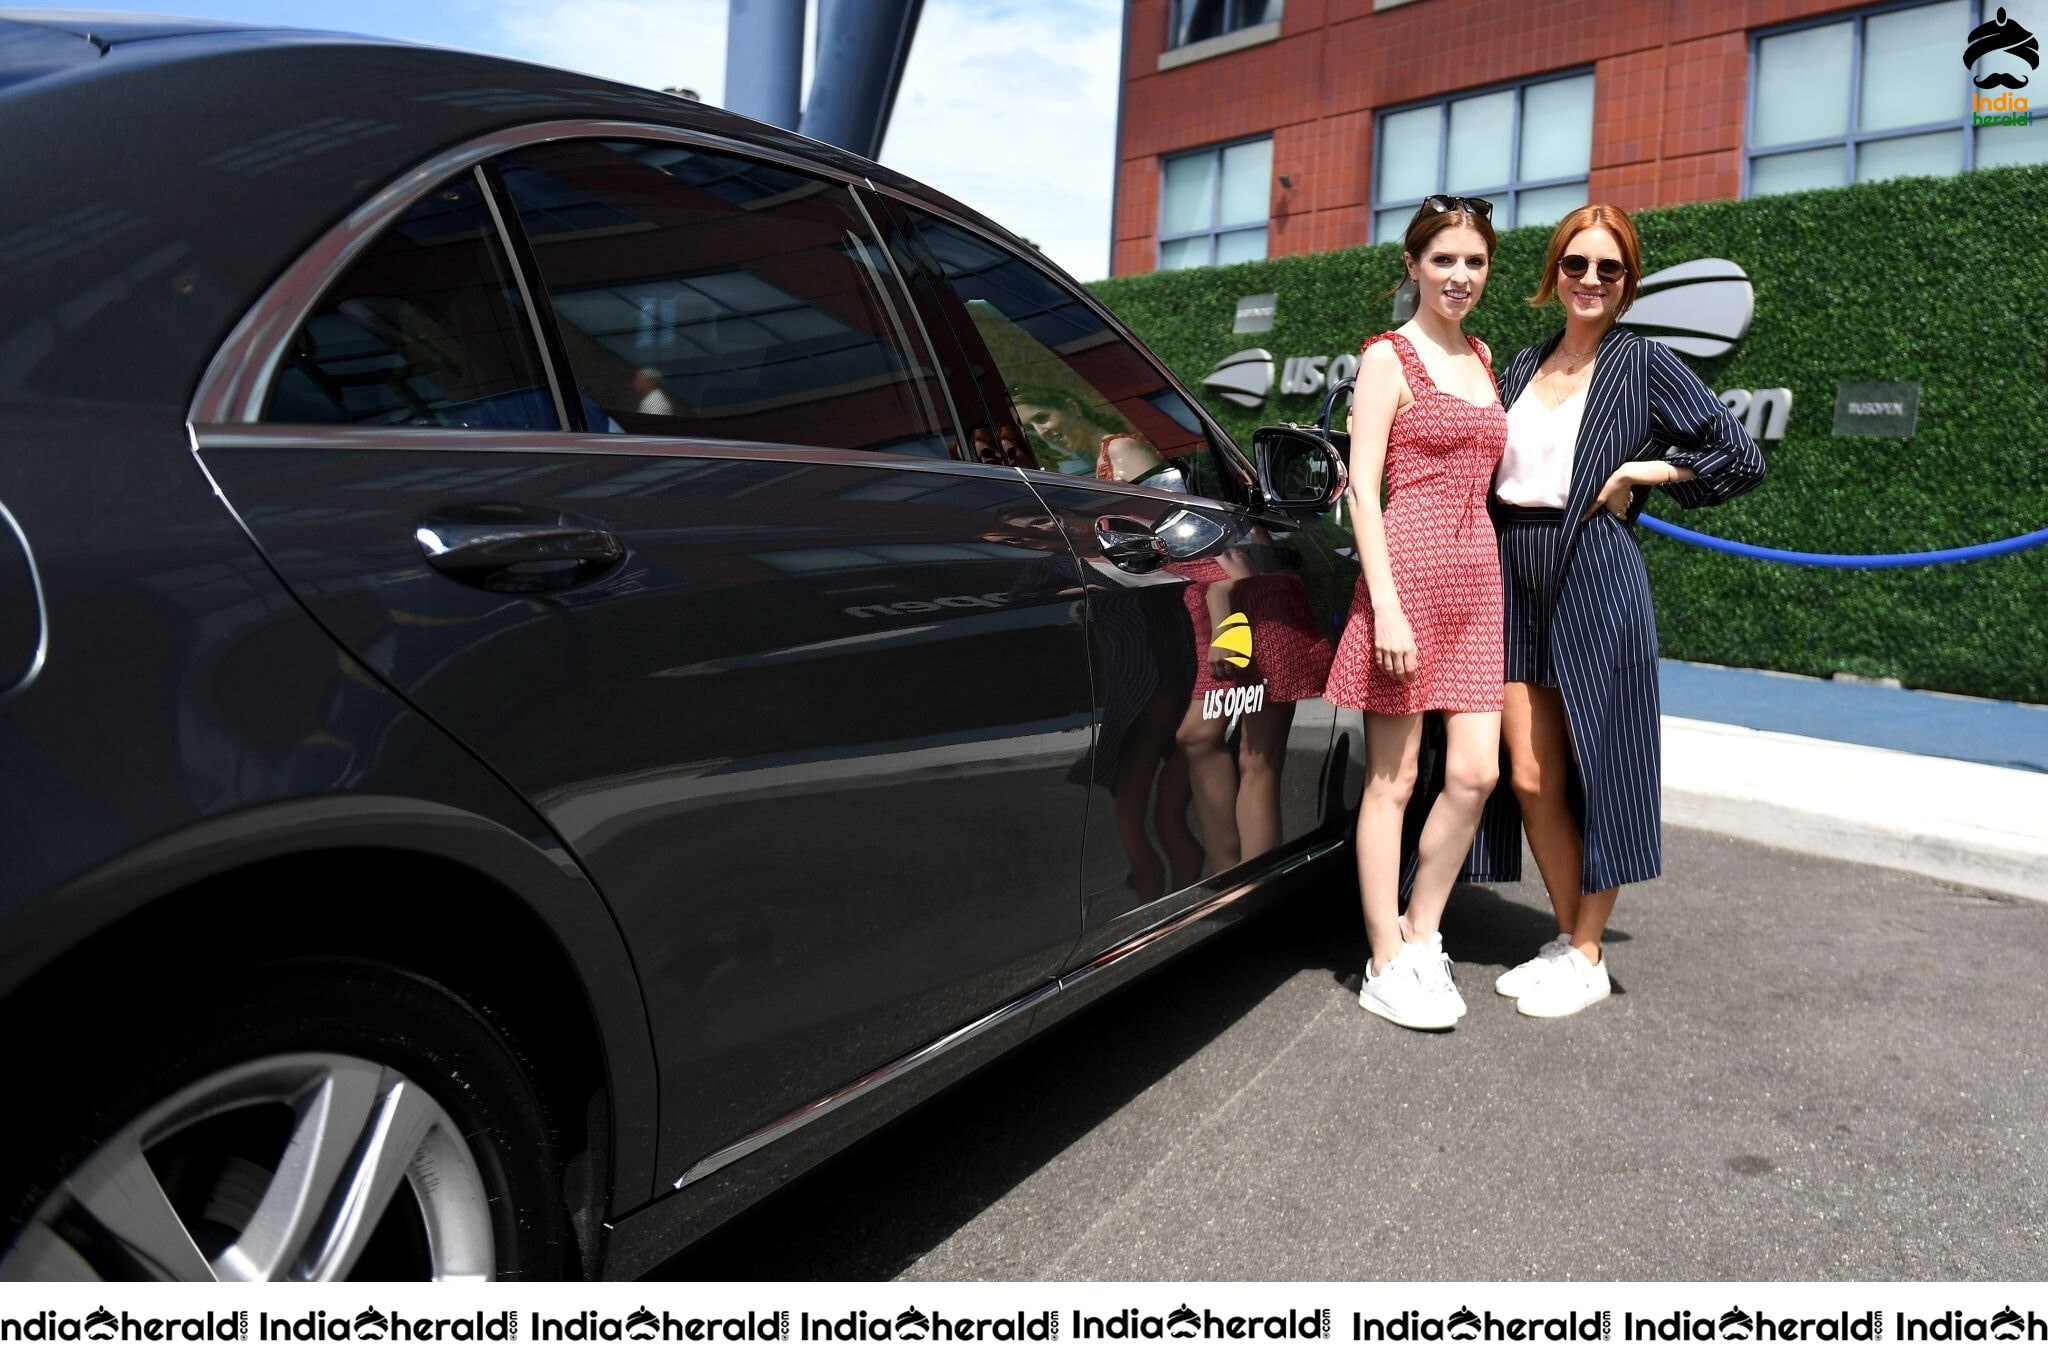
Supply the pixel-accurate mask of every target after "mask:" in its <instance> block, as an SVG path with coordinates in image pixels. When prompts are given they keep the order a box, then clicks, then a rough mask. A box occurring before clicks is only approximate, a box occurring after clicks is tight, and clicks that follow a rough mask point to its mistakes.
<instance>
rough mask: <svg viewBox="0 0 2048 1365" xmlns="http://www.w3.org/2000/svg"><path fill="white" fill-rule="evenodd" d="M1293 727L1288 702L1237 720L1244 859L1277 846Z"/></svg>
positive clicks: (1239, 832)
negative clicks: (1283, 776) (1282, 783)
mask: <svg viewBox="0 0 2048 1365" xmlns="http://www.w3.org/2000/svg"><path fill="white" fill-rule="evenodd" d="M1293 730H1294V703H1293V702H1291V701H1283V702H1279V703H1277V704H1275V705H1273V706H1268V707H1266V708H1264V709H1262V710H1259V711H1254V712H1253V713H1252V714H1250V715H1248V716H1246V717H1245V718H1244V719H1243V720H1241V721H1239V722H1238V736H1237V835H1238V840H1239V842H1240V843H1241V845H1242V849H1241V851H1242V852H1243V854H1244V856H1245V857H1247V858H1256V857H1258V856H1259V855H1260V854H1261V853H1265V852H1267V851H1269V850H1271V849H1275V848H1278V847H1279V846H1280V840H1281V837H1282V830H1281V825H1280V771H1281V769H1282V768H1284V767H1285V766H1286V764H1287V737H1288V735H1290V734H1292V733H1293Z"/></svg>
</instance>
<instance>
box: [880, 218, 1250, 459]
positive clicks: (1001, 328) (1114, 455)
mask: <svg viewBox="0 0 2048 1365" xmlns="http://www.w3.org/2000/svg"><path fill="white" fill-rule="evenodd" d="M904 212H905V213H906V214H907V215H908V217H909V219H910V222H911V224H912V234H913V238H914V245H912V246H911V248H910V251H909V253H908V254H909V255H910V256H911V257H912V258H913V259H914V260H916V261H917V262H918V263H919V265H920V267H921V268H922V269H923V270H925V271H926V272H927V273H928V274H932V275H936V276H937V277H938V278H940V279H942V280H943V281H944V282H945V284H944V291H945V294H946V296H947V297H946V298H945V299H943V300H942V306H943V307H944V308H945V309H946V311H948V313H949V314H951V316H952V323H953V330H954V332H955V333H956V334H957V335H958V336H959V339H960V342H961V344H962V346H963V347H965V348H966V349H967V350H968V351H969V353H970V356H971V358H972V361H973V364H974V368H975V369H976V370H978V371H980V372H981V373H982V376H983V379H984V382H983V383H982V385H981V391H982V396H983V400H984V402H985V403H987V405H988V406H989V408H990V409H991V411H992V412H994V413H995V414H996V423H997V430H996V432H995V436H996V438H997V441H996V444H997V448H998V449H999V450H1004V451H1010V452H1013V453H1014V451H1015V449H1016V447H1017V446H1018V444H1019V443H1020V442H1021V444H1022V445H1023V447H1024V449H1025V455H1024V458H1021V459H1019V458H1012V459H1011V460H1009V461H1008V462H1010V463H1018V464H1025V465H1035V466H1036V467H1037V468H1040V469H1048V470H1056V471H1058V472H1060V473H1063V474H1080V475H1087V476H1092V477H1095V478H1100V479H1107V480H1114V481H1116V482H1120V483H1143V484H1149V485H1158V486H1165V487H1171V488H1174V489H1176V490H1179V491H1187V492H1198V493H1203V494H1206V495H1208V496H1211V497H1219V498H1228V497H1234V496H1236V490H1235V486H1234V485H1226V484H1225V483H1224V481H1223V480H1222V479H1221V478H1220V477H1219V472H1218V468H1217V464H1216V459H1215V454H1214V451H1213V449H1212V447H1211V445H1210V441H1209V436H1208V429H1207V427H1206V425H1205V424H1204V423H1203V421H1202V419H1201V418H1200V417H1199V416H1197V415H1196V413H1195V412H1194V410H1193V409H1192V408H1190V407H1189V405H1188V404H1187V403H1186V401H1184V400H1183V399H1182V398H1181V397H1180V395H1179V394H1178V393H1177V392H1176V391H1175V390H1174V389H1173V387H1172V386H1171V385H1170V384H1169V383H1168V382H1167V380H1166V377H1165V376H1164V375H1162V374H1161V373H1160V372H1159V371H1158V370H1157V369H1156V368H1155V367H1154V366H1153V365H1152V363H1151V362H1150V361H1149V360H1147V359H1146V358H1145V356H1144V355H1143V353H1141V352H1140V351H1139V350H1138V349H1137V348H1136V347H1134V346H1132V345H1131V344H1130V343H1129V342H1127V341H1125V340H1124V339H1123V338H1122V337H1121V336H1120V335H1118V334H1117V332H1116V331H1115V330H1114V329H1113V328H1111V327H1110V326H1109V324H1108V323H1106V322H1104V321H1103V320H1102V317H1101V315H1100V314H1098V313H1097V312H1096V311H1095V310H1094V309H1093V308H1092V307H1090V306H1089V305H1088V304H1087V303H1086V302H1085V301H1084V300H1083V299H1081V298H1080V297H1079V296H1078V295H1076V294H1075V293H1074V292H1073V291H1072V290H1070V289H1069V288H1068V287H1067V286H1066V285H1064V284H1062V283H1060V282H1059V281H1058V280H1056V279H1054V278H1052V277H1051V276H1050V275H1047V274H1046V273H1044V272H1043V271H1041V270H1039V269H1038V268H1037V267H1036V266H1034V265H1032V264H1030V263H1029V262H1028V261H1025V260H1023V259H1022V258H1021V257H1018V256H1014V255H1012V254H1010V253H1009V252H1007V251H1005V250H1003V249H1002V248H1001V247H999V246H997V245H995V244H994V243H992V242H988V241H985V240H983V239H982V238H980V237H977V236H975V235H974V234H973V233H970V232H967V231H965V230H964V229H962V228H958V227H955V226H953V225H952V224H950V223H946V222H943V221H941V220H938V219H935V218H931V217H928V216H924V215H920V214H916V213H914V212H910V211H908V210H905V211H904ZM990 377H993V379H994V380H995V382H993V383H991V382H987V381H988V379H989V378H990Z"/></svg>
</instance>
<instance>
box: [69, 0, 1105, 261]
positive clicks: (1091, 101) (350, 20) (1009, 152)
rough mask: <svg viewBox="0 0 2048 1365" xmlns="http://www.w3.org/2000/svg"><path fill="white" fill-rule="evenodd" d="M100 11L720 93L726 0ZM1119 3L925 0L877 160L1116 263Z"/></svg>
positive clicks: (1082, 256)
mask: <svg viewBox="0 0 2048 1365" xmlns="http://www.w3.org/2000/svg"><path fill="white" fill-rule="evenodd" d="M85 6H86V7H89V8H92V9H97V10H130V11H137V12H142V13H159V14H162V13H174V14H189V15H201V16H205V17H207V18H217V19H247V20H254V21H257V22H260V23H273V24H284V25H291V26H294V27H300V28H322V29H336V30H341V31H344V32H350V33H370V34H376V35H379V36H383V37H390V38H406V39H411V40H413V41H415V42H424V43H439V44H444V45H447V46H450V47H464V48H471V49H474V50H477V51H482V52H493V53H498V54H500V55H503V56H507V57H518V58H521V59H523V60H526V61H536V62H545V63H547V64H549V65H553V66H565V67H569V68H571V69H573V70H577V71H587V72H589V73H591V74H593V75H598V76H606V77H609V78H611V79H613V80H618V81H626V82H629V83H631V84H635V85H647V86H655V87H660V86H670V85H680V86H685V87H688V88H689V89H693V90H696V91H697V92H699V93H700V94H701V95H702V96H703V97H704V98H705V99H707V100H710V101H712V102H714V103H716V102H718V101H719V100H720V98H721V97H722V95H723V94H724V88H725V16H726V0H191V3H179V0H159V2H158V3H142V4H136V3H121V0H114V2H113V3H107V0H97V2H96V3H95V0H85ZM1122 10H1123V6H1122V3H1121V0H1031V3H1017V4H1002V3H990V2H989V0H980V2H979V3H977V2H976V0H925V4H924V12H923V17H922V18H921V20H920V21H919V24H918V32H917V38H916V41H915V42H914V43H913V44H912V46H911V52H910V64H909V66H908V67H907V68H906V70H905V71H904V75H903V87H902V89H901V91H900V92H899V94H898V96H897V100H896V112H895V116H894V117H893V119H892V120H891V122H890V125H889V134H888V138H887V140H886V141H885V142H884V143H883V146H882V156H881V159H882V160H883V161H884V162H886V163H887V164H888V165H890V166H893V167H895V168H896V169H898V170H901V171H903V172H904V173H905V174H908V175H912V176H915V177H916V178H918V179H920V180H923V181H925V182H926V183H927V184H930V185H932V186H935V187H936V188H938V189H941V190H944V191H945V192H946V193H948V194H951V195H953V196H954V197H955V198H957V199H960V200H961V201H963V202H965V203H968V204H971V205H973V206H974V207H975V208H978V209H980V210H982V211H983V212H984V213H987V214H989V215H990V216H991V217H993V218H995V219H997V220H998V221H1000V222H1001V223H1003V224H1004V225H1005V226H1007V227H1009V228H1011V229H1013V230H1014V231H1017V232H1020V233H1022V234H1023V235H1024V236H1026V237H1028V238H1030V239H1031V240H1032V241H1034V242H1037V243H1038V244H1039V245H1040V246H1042V247H1044V248H1045V250H1046V252H1047V253H1048V254H1049V255H1051V256H1052V258H1053V259H1054V260H1056V261H1058V262H1059V263H1060V264H1061V265H1063V266H1065V267H1066V268H1067V269H1068V270H1069V271H1071V272H1073V274H1075V275H1076V276H1078V277H1079V278H1081V279H1084V280H1094V279H1100V278H1102V277H1103V276H1104V275H1106V274H1108V273H1109V204H1110V189H1111V175H1112V169H1113V164H1114V149H1113V146H1112V143H1113V140H1114V137H1115V130H1116V100H1117V70H1116V64H1117V51H1118V41H1119V34H1118V25H1119V22H1120V19H1121V16H1122Z"/></svg>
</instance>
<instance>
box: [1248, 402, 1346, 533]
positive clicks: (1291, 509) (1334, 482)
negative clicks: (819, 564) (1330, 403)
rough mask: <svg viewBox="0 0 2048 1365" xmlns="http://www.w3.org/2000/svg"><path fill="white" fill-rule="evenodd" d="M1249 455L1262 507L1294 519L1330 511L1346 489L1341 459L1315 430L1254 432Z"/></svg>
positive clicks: (1262, 429) (1293, 428)
mask: <svg viewBox="0 0 2048 1365" xmlns="http://www.w3.org/2000/svg"><path fill="white" fill-rule="evenodd" d="M1252 457H1253V460H1254V462H1255V463H1256V464H1257V466H1258V471H1259V493H1260V496H1261V497H1262V498H1263V500H1264V502H1265V505H1266V506H1267V507H1269V508H1271V509H1272V510H1273V511H1275V512H1285V513H1287V514H1288V515H1290V516H1292V517H1295V518H1296V519H1298V520H1302V521H1308V520H1312V519H1313V518H1315V517H1319V516H1321V515H1322V514H1323V513H1325V512H1327V511H1329V510H1330V509H1331V508H1332V507H1334V506H1336V505H1337V499H1339V498H1341V497H1343V496H1344V490H1345V489H1346V488H1347V487H1348V486H1349V485H1350V481H1351V476H1350V472H1349V471H1348V470H1347V469H1346V468H1345V463H1344V458H1343V456H1341V455H1339V454H1338V453H1337V447H1336V446H1335V445H1333V444H1332V443H1331V442H1330V440H1329V438H1327V437H1325V436H1324V435H1323V434H1322V433H1321V432H1319V431H1317V430H1316V429H1315V428H1313V427H1298V426H1291V425H1290V426H1275V427H1260V428H1259V429H1258V430H1257V431H1256V432H1254V433H1252Z"/></svg>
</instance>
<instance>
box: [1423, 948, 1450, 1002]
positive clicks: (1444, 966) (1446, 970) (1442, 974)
mask: <svg viewBox="0 0 2048 1365" xmlns="http://www.w3.org/2000/svg"><path fill="white" fill-rule="evenodd" d="M1417 975H1418V976H1421V977H1422V979H1423V981H1422V984H1424V985H1425V986H1428V987H1429V988H1430V989H1431V990H1433V991H1437V992H1440V993H1444V994H1449V995H1456V994H1457V993H1458V983H1457V982H1456V981H1455V980H1453V979H1452V977H1451V955H1450V954H1449V953H1446V952H1444V951H1442V950H1441V949H1439V950H1438V951H1437V953H1436V955H1435V956H1434V957H1433V958H1431V959H1430V964H1429V970H1428V971H1427V972H1426V973H1423V972H1418V973H1417Z"/></svg>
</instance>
